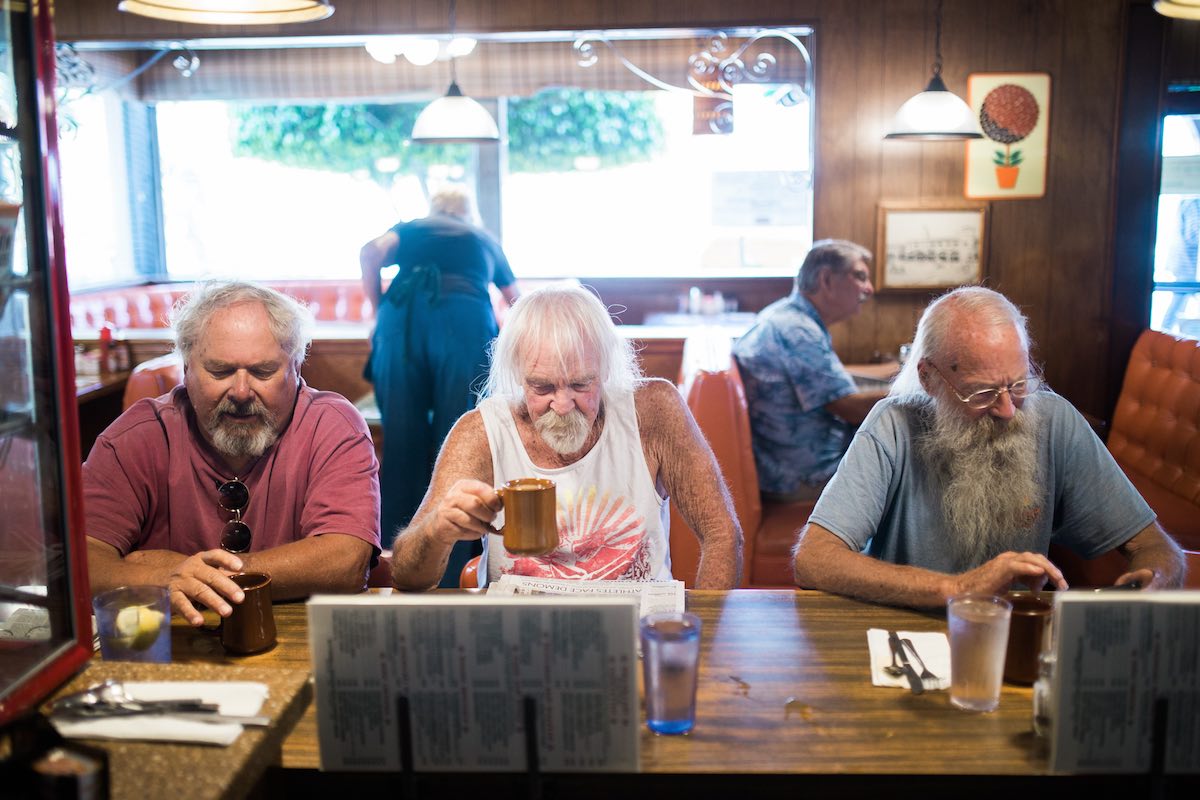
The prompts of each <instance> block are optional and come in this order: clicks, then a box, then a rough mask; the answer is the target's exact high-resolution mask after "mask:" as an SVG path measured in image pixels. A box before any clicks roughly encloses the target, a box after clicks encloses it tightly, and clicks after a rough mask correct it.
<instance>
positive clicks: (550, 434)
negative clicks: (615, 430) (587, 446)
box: [533, 408, 592, 456]
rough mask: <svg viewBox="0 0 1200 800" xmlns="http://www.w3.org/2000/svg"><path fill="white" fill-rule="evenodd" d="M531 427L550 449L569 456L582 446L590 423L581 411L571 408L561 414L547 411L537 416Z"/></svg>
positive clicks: (589, 429) (590, 427) (590, 426)
mask: <svg viewBox="0 0 1200 800" xmlns="http://www.w3.org/2000/svg"><path fill="white" fill-rule="evenodd" d="M533 428H534V430H536V431H537V433H538V436H541V437H542V441H543V442H545V443H546V444H547V445H549V446H550V449H551V450H553V451H554V452H556V453H558V454H559V455H563V456H569V455H571V454H572V453H578V452H579V450H580V448H582V447H583V443H584V442H585V441H587V437H588V433H589V432H590V431H591V429H592V424H591V423H590V422H588V419H587V417H585V416H584V415H583V412H582V411H580V410H579V409H578V408H573V409H571V410H570V411H568V412H567V413H566V414H562V415H561V416H560V415H559V414H558V413H557V412H555V411H547V412H546V413H545V414H542V415H541V416H540V417H538V418H537V420H536V421H535V422H534V423H533Z"/></svg>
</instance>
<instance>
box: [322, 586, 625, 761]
mask: <svg viewBox="0 0 1200 800" xmlns="http://www.w3.org/2000/svg"><path fill="white" fill-rule="evenodd" d="M637 619H638V601H637V599H636V598H630V597H546V596H541V597H503V598H486V599H485V598H479V597H469V596H454V595H420V596H395V595H392V596H380V595H358V596H353V597H346V596H332V595H322V596H316V597H313V598H312V599H311V600H310V601H309V602H308V629H309V647H310V648H311V653H312V664H313V672H314V674H315V677H316V698H317V699H316V702H317V724H318V735H319V740H320V745H321V769H322V770H351V771H353V770H370V771H387V770H399V769H401V753H400V751H401V746H400V733H399V731H400V722H399V720H398V718H397V700H398V699H399V698H401V697H404V698H407V701H408V707H409V709H410V720H411V732H412V735H411V739H412V764H413V768H414V769H415V770H416V771H472V772H510V771H524V770H525V769H526V768H527V764H526V755H525V744H526V742H525V726H524V718H523V703H524V699H525V698H527V697H531V698H533V700H534V702H535V703H536V719H537V731H536V735H537V742H538V752H539V760H540V765H539V766H540V768H541V770H543V771H546V772H571V771H588V772H601V771H613V772H636V771H637V770H638V764H639V755H638V734H639V730H638V723H639V720H640V712H639V705H638V690H637V670H638V663H637V655H636V653H635V651H634V642H635V640H636V638H637V634H636V631H637Z"/></svg>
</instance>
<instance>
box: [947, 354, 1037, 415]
mask: <svg viewBox="0 0 1200 800" xmlns="http://www.w3.org/2000/svg"><path fill="white" fill-rule="evenodd" d="M927 362H928V364H929V366H931V367H933V368H934V370H935V371H936V372H937V374H938V375H939V376H941V378H942V380H944V381H945V382H946V385H947V386H949V387H950V391H952V392H954V396H955V397H957V398H958V399H959V400H961V401H962V402H964V403H966V405H967V408H970V409H973V410H975V411H983V410H984V409H985V408H991V407H992V406H994V405H996V402H997V401H998V400H999V399H1000V395H1002V394H1004V393H1005V392H1008V396H1009V398H1010V399H1012V400H1023V399H1024V398H1026V397H1028V396H1029V395H1031V394H1033V393H1034V392H1036V391H1037V390H1038V389H1039V388H1041V385H1042V382H1041V381H1040V380H1038V379H1037V378H1025V379H1024V380H1019V381H1014V382H1013V383H1010V384H1009V385H1008V386H993V387H992V388H991V389H980V390H979V391H978V392H971V394H969V395H967V396H966V397H963V396H962V395H961V394H959V392H958V389H956V388H955V387H954V384H953V383H951V382H950V379H949V378H947V377H946V373H944V372H942V370H941V369H940V368H939V367H938V365H937V364H935V363H933V362H932V361H928V359H927Z"/></svg>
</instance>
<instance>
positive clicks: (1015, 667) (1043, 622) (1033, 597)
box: [1004, 591, 1054, 685]
mask: <svg viewBox="0 0 1200 800" xmlns="http://www.w3.org/2000/svg"><path fill="white" fill-rule="evenodd" d="M1004 598H1005V599H1006V600H1008V602H1010V603H1012V617H1011V618H1010V620H1009V623H1008V654H1007V655H1006V656H1005V659H1004V680H1006V681H1008V682H1009V683H1021V684H1025V685H1032V684H1033V682H1034V681H1036V680H1037V677H1038V655H1039V654H1040V653H1041V652H1042V650H1044V649H1045V648H1046V646H1047V645H1048V644H1049V641H1048V640H1049V636H1050V617H1051V614H1052V613H1053V611H1054V605H1053V604H1052V603H1051V601H1050V598H1049V597H1048V596H1047V595H1043V594H1040V593H1035V592H1023V591H1011V592H1009V593H1008V594H1006V595H1005V596H1004Z"/></svg>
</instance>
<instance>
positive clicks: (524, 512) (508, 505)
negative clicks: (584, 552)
mask: <svg viewBox="0 0 1200 800" xmlns="http://www.w3.org/2000/svg"><path fill="white" fill-rule="evenodd" d="M496 494H498V495H499V496H500V502H501V503H503V504H504V531H503V532H504V549H505V550H507V551H508V552H510V553H514V554H516V555H522V556H541V555H545V554H546V553H549V552H551V551H552V550H554V548H556V547H558V502H557V499H556V497H555V493H554V481H551V480H547V479H545V478H517V479H516V480H512V481H509V482H508V483H506V484H504V485H503V486H501V487H500V488H499V489H497V490H496Z"/></svg>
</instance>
